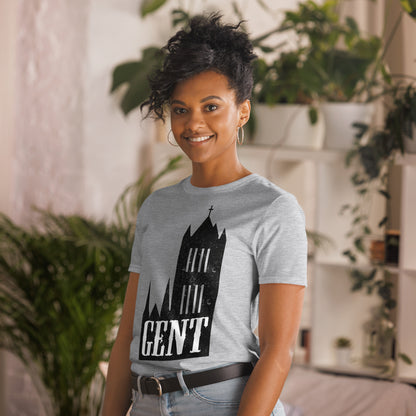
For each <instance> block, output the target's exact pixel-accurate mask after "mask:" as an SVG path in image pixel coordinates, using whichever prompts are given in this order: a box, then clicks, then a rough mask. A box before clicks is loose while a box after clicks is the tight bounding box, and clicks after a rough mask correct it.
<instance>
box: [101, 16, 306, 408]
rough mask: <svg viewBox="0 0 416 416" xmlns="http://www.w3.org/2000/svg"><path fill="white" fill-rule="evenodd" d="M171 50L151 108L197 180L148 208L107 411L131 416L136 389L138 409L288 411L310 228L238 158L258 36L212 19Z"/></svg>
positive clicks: (286, 198) (140, 224) (180, 37)
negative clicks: (167, 121) (285, 399)
mask: <svg viewBox="0 0 416 416" xmlns="http://www.w3.org/2000/svg"><path fill="white" fill-rule="evenodd" d="M166 52H167V54H166V57H165V62H164V65H163V68H162V70H160V71H157V72H156V74H155V75H154V77H153V78H152V80H151V87H152V92H151V95H150V98H149V100H148V102H147V103H145V104H146V105H148V109H149V113H150V114H153V115H155V116H156V117H158V118H162V119H163V118H164V116H165V113H166V111H169V112H170V118H171V132H170V135H171V134H173V136H174V139H175V140H176V142H177V144H178V145H179V146H180V147H181V149H182V150H183V151H184V153H185V154H186V155H187V156H188V157H189V158H190V160H191V161H192V176H190V177H189V178H186V179H184V180H183V181H182V182H180V183H179V184H176V185H174V186H171V187H167V188H164V189H161V190H158V191H156V192H154V193H153V194H152V195H151V196H150V197H149V198H148V199H147V200H146V201H145V203H144V204H143V205H142V207H141V209H140V212H139V214H138V217H137V225H136V234H135V240H134V244H133V249H132V257H131V264H130V268H129V271H130V273H131V274H130V279H129V283H128V287H127V293H126V298H125V304H124V309H123V316H122V319H121V323H120V327H119V331H118V335H117V339H116V341H115V344H114V347H113V350H112V353H111V359H110V364H109V372H108V380H107V387H106V394H105V399H104V405H103V415H104V416H118V415H120V416H121V415H125V414H126V412H127V410H128V408H129V404H130V403H129V399H130V392H131V389H133V405H132V409H131V414H132V415H133V416H139V415H145V416H152V415H179V416H182V415H183V416H187V415H192V416H193V415H206V416H213V415H223V416H228V415H238V416H266V415H267V416H268V415H271V414H272V415H279V416H282V415H284V410H283V406H282V404H281V402H280V401H279V396H280V393H281V390H282V387H283V384H284V381H285V379H286V376H287V374H288V371H289V368H290V365H291V356H292V348H293V345H294V342H295V338H296V334H297V331H298V326H299V321H300V315H301V309H302V302H303V292H304V287H305V285H306V252H307V250H306V236H305V225H304V217H303V213H302V210H301V209H300V207H299V205H298V204H297V202H296V199H295V198H294V196H292V195H291V194H289V193H288V192H286V191H284V190H282V189H281V188H279V187H277V186H276V185H274V184H272V183H271V182H269V181H268V180H267V179H265V178H262V177H261V176H259V175H256V174H253V173H251V172H249V171H248V170H247V169H246V168H245V167H244V166H243V165H242V164H241V163H240V161H239V160H238V157H237V151H236V144H237V142H240V141H241V140H242V128H243V126H244V124H245V123H247V121H248V119H249V116H250V101H249V98H250V95H251V90H252V86H253V77H252V67H251V61H252V60H253V59H254V58H255V55H254V54H253V52H252V45H251V44H250V42H249V40H248V37H247V35H246V34H245V33H243V32H242V31H241V30H240V29H239V27H238V26H230V25H224V24H222V23H221V21H220V16H219V15H217V14H214V15H211V16H209V17H202V16H198V17H195V18H193V19H192V20H191V22H190V25H189V27H188V29H187V30H182V31H179V32H178V33H177V34H176V35H175V36H174V37H173V38H171V39H170V40H169V42H168V44H167V47H166ZM169 140H170V141H171V140H172V138H171V137H169ZM139 275H140V279H139ZM257 323H258V334H259V337H258V338H257V337H256V335H254V333H253V331H254V329H255V328H256V326H257ZM131 386H132V387H131Z"/></svg>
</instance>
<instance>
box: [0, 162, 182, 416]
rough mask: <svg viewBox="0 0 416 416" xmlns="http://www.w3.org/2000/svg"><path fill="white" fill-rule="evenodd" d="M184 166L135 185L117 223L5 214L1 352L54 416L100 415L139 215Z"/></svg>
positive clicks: (1, 223) (0, 248)
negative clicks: (160, 183)
mask: <svg viewBox="0 0 416 416" xmlns="http://www.w3.org/2000/svg"><path fill="white" fill-rule="evenodd" d="M178 162H179V158H175V159H172V160H171V161H170V162H169V163H168V165H167V166H166V168H165V169H164V170H162V171H161V172H160V173H159V174H158V175H156V176H155V177H153V178H149V177H148V175H147V174H143V176H142V177H141V178H140V179H139V180H138V181H137V182H136V183H135V184H133V185H131V186H129V187H128V188H127V189H126V191H125V192H123V194H122V195H121V196H120V198H119V200H118V202H117V204H116V218H117V220H116V221H113V222H111V223H105V222H104V221H96V220H93V219H89V218H84V217H82V216H79V215H70V216H64V215H55V214H53V213H50V212H41V213H40V216H39V218H38V221H37V222H36V226H33V227H31V228H26V227H21V226H19V225H17V224H15V223H13V221H11V220H10V219H9V218H8V217H6V216H5V215H3V214H0V348H3V349H6V350H8V351H10V352H11V353H12V354H15V355H16V356H18V357H19V358H20V359H21V361H22V362H23V364H24V365H25V366H26V368H27V370H28V371H29V374H30V375H31V376H32V380H33V381H34V384H35V387H36V388H37V390H38V393H39V396H40V399H41V401H42V405H43V407H44V413H45V414H46V415H47V416H54V415H59V416H92V415H98V414H99V410H100V406H101V402H102V394H103V391H104V379H103V376H102V374H101V372H100V370H99V365H100V362H101V361H105V360H108V358H109V355H110V351H111V346H112V343H113V340H114V335H115V334H114V327H115V326H116V325H117V323H118V320H119V319H120V309H121V307H122V303H123V297H124V293H125V290H126V286H127V280H128V273H127V267H128V264H129V259H130V250H131V245H132V242H133V237H134V228H135V217H136V215H137V210H138V209H139V207H140V204H141V203H142V202H143V201H144V199H145V198H146V196H147V195H148V194H149V193H150V192H151V191H152V187H153V185H154V184H155V182H156V181H157V180H158V179H159V178H160V177H161V176H163V175H165V174H166V173H168V172H170V171H171V170H173V169H175V168H176V167H177V163H178Z"/></svg>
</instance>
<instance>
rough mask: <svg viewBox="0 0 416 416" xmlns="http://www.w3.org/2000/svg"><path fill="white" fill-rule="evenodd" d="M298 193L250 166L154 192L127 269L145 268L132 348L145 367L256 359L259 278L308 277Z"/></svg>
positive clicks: (293, 280)
mask: <svg viewBox="0 0 416 416" xmlns="http://www.w3.org/2000/svg"><path fill="white" fill-rule="evenodd" d="M306 262H307V242H306V233H305V221H304V215H303V211H302V209H301V208H300V206H299V205H298V203H297V201H296V198H295V197H294V196H293V195H292V194H290V193H288V192H286V191H284V190H282V189H281V188H279V187H278V186H276V185H275V184H273V183H271V182H270V181H268V180H267V179H265V178H263V177H261V176H259V175H257V174H251V175H249V176H246V177H244V178H242V179H239V180H237V181H235V182H232V183H228V184H226V185H221V186H215V187H209V188H198V187H195V186H193V185H192V184H191V182H190V178H189V177H188V178H186V179H184V180H183V181H181V182H180V183H178V184H176V185H173V186H170V187H167V188H163V189H160V190H158V191H156V192H154V193H153V194H152V195H150V196H149V197H148V198H147V199H146V201H145V202H144V204H143V205H142V207H141V208H140V212H139V214H138V216H137V224H136V233H135V239H134V244H133V248H132V255H131V264H130V267H129V271H131V272H136V273H140V278H139V286H138V292H137V301H136V309H135V317H134V328H133V341H132V343H131V348H130V359H131V361H132V371H133V372H135V373H136V374H140V375H147V376H148V375H154V374H156V373H159V374H160V373H163V372H171V371H174V370H178V369H185V370H194V371H195V370H203V369H205V368H209V367H216V366H221V365H226V364H227V363H231V362H250V361H251V362H255V361H257V359H258V356H259V342H258V338H257V337H256V335H255V334H254V332H253V330H254V329H255V328H256V326H257V323H258V293H259V284H263V283H288V284H295V285H305V286H306Z"/></svg>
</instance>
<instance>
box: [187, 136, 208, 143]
mask: <svg viewBox="0 0 416 416" xmlns="http://www.w3.org/2000/svg"><path fill="white" fill-rule="evenodd" d="M211 137H212V136H200V137H188V140H189V141H190V142H203V141H204V140H208V139H210V138H211Z"/></svg>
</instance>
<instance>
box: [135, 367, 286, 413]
mask: <svg viewBox="0 0 416 416" xmlns="http://www.w3.org/2000/svg"><path fill="white" fill-rule="evenodd" d="M190 373H192V372H191V371H178V372H177V373H168V374H164V375H163V376H162V375H158V374H157V375H156V376H157V377H175V376H176V377H178V380H179V383H180V385H181V387H182V390H179V391H175V392H172V393H165V394H163V395H162V396H161V397H159V396H156V395H153V394H142V393H141V392H140V387H139V391H135V390H133V404H132V407H131V410H130V415H131V416H195V415H198V416H236V415H237V412H238V406H239V405H240V399H241V395H242V394H243V390H244V387H245V385H246V383H247V380H248V378H249V376H243V377H238V378H233V379H230V380H226V381H221V382H220V383H215V384H209V385H206V386H201V387H196V388H191V389H188V387H187V386H186V384H185V382H184V380H183V374H190ZM138 384H139V385H140V383H139V382H138ZM270 416H285V411H284V408H283V405H282V403H281V402H280V401H278V402H277V403H276V406H275V407H274V409H273V412H272V413H271V415H270Z"/></svg>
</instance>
